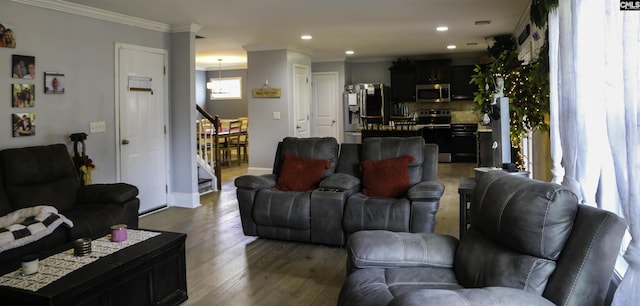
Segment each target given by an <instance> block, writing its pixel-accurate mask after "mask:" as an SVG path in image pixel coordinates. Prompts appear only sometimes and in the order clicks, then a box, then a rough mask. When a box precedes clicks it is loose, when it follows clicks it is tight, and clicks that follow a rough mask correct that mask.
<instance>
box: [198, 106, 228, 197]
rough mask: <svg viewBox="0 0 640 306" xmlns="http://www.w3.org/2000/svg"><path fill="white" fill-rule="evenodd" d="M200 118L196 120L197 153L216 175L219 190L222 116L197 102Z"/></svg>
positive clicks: (206, 166) (220, 180)
mask: <svg viewBox="0 0 640 306" xmlns="http://www.w3.org/2000/svg"><path fill="white" fill-rule="evenodd" d="M196 109H197V110H198V120H197V122H196V140H197V141H196V145H197V150H196V152H197V153H196V155H197V157H198V159H199V160H200V161H201V164H204V166H205V168H207V170H208V171H209V172H210V173H213V174H214V175H215V177H216V184H217V187H218V190H221V189H222V173H221V167H220V158H221V156H220V148H219V147H218V144H219V140H218V131H220V117H219V116H218V115H216V116H212V115H211V114H209V113H208V112H207V111H206V110H204V109H203V108H202V107H200V105H197V104H196Z"/></svg>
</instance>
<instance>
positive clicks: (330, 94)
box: [311, 71, 342, 142]
mask: <svg viewBox="0 0 640 306" xmlns="http://www.w3.org/2000/svg"><path fill="white" fill-rule="evenodd" d="M311 95H312V99H311V101H312V109H313V111H312V112H311V118H312V120H311V122H312V126H313V128H312V135H313V136H317V137H333V138H336V139H338V141H339V142H342V139H340V137H339V136H338V135H339V131H340V130H341V124H340V123H341V121H340V120H338V118H339V114H338V113H339V109H340V92H339V91H338V72H335V71H334V72H315V73H313V74H312V81H311Z"/></svg>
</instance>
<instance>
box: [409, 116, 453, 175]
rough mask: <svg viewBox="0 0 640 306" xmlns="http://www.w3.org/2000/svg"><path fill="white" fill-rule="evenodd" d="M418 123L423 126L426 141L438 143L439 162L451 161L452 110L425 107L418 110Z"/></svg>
mask: <svg viewBox="0 0 640 306" xmlns="http://www.w3.org/2000/svg"><path fill="white" fill-rule="evenodd" d="M416 114H417V115H418V118H417V124H418V125H421V126H423V129H422V137H423V138H424V141H425V142H426V143H435V144H437V145H438V150H439V154H438V162H441V163H450V162H451V153H452V149H453V148H452V146H451V110H449V109H424V110H418V111H417V112H416Z"/></svg>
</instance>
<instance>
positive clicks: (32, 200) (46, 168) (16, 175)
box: [0, 144, 80, 214]
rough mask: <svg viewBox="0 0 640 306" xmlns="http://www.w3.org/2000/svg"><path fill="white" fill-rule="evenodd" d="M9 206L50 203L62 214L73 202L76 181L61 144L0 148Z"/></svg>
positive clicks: (73, 168) (66, 153) (74, 173)
mask: <svg viewBox="0 0 640 306" xmlns="http://www.w3.org/2000/svg"><path fill="white" fill-rule="evenodd" d="M0 167H1V168H2V171H3V174H2V175H3V176H4V183H5V190H6V193H7V197H8V199H9V201H10V203H11V206H12V208H13V209H14V210H15V209H20V208H25V207H31V206H37V205H50V206H54V207H56V208H57V209H58V211H59V212H60V213H62V214H64V213H65V212H66V211H68V210H69V209H70V208H71V207H73V205H74V204H75V203H76V192H77V189H78V187H80V181H79V179H78V175H77V173H76V170H75V167H74V166H73V163H72V161H71V157H70V155H69V152H68V151H67V147H66V146H65V145H64V144H55V145H49V146H37V147H26V148H14V149H6V150H3V151H0Z"/></svg>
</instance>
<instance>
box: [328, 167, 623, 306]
mask: <svg viewBox="0 0 640 306" xmlns="http://www.w3.org/2000/svg"><path fill="white" fill-rule="evenodd" d="M470 221H471V225H470V228H469V230H468V231H467V233H465V235H464V236H463V237H462V239H461V240H460V241H458V240H457V239H456V238H454V237H451V236H447V235H436V234H429V233H392V232H388V231H362V232H358V233H355V234H353V235H352V236H351V237H350V238H349V241H348V243H347V252H348V272H350V274H349V276H348V278H347V280H346V282H345V283H344V285H343V287H342V290H341V292H340V297H339V303H338V304H339V305H350V306H355V305H367V306H375V305H449V306H451V305H554V304H555V305H576V306H584V305H603V302H604V299H605V296H606V293H607V290H608V287H609V284H610V279H611V275H612V272H613V267H614V264H615V261H616V258H617V254H618V252H619V250H620V244H621V239H622V236H623V235H624V231H625V229H626V224H625V222H624V221H623V220H622V218H620V217H618V216H617V215H615V214H613V213H610V212H607V211H604V210H600V209H597V208H594V207H590V206H586V205H579V203H578V200H577V198H576V196H575V195H574V194H573V193H572V192H571V191H570V190H568V189H566V188H565V187H563V186H560V185H557V184H552V183H545V182H540V181H535V180H531V179H528V178H525V177H520V176H513V175H510V174H508V173H506V172H503V171H491V172H489V173H487V174H484V175H483V176H482V177H481V178H480V179H479V180H478V182H477V185H476V188H475V190H474V193H473V197H472V201H471V207H470Z"/></svg>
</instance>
